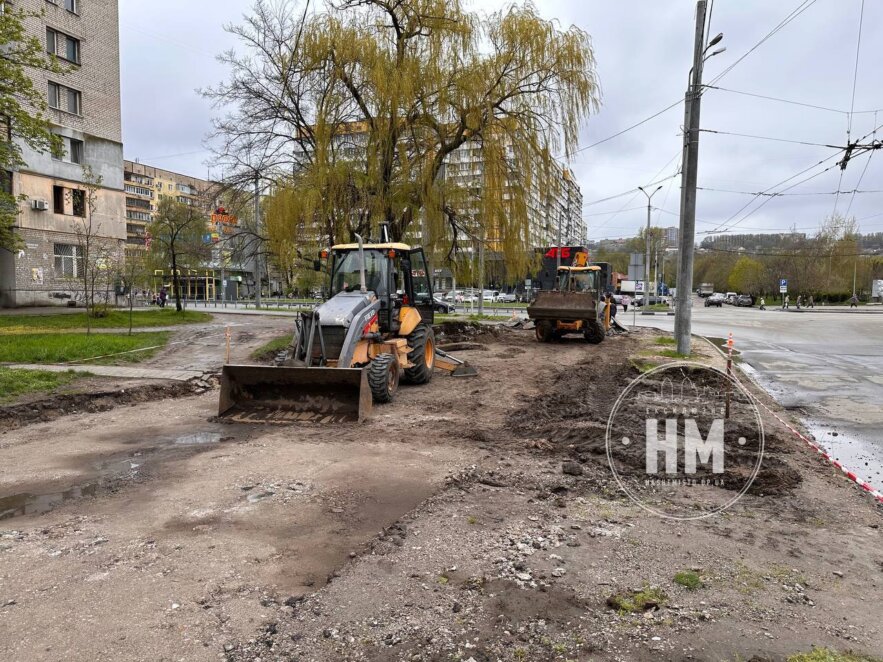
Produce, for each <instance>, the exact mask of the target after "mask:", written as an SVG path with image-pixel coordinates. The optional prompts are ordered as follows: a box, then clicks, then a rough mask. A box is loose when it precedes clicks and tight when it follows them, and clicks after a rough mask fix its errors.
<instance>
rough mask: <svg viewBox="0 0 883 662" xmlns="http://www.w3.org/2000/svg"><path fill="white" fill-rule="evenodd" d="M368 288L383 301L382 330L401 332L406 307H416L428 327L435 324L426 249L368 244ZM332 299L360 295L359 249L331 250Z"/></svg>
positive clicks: (342, 247)
mask: <svg viewBox="0 0 883 662" xmlns="http://www.w3.org/2000/svg"><path fill="white" fill-rule="evenodd" d="M363 250H364V254H365V288H366V289H367V290H368V291H369V292H373V293H374V295H375V296H376V297H377V299H378V300H379V301H380V313H379V318H380V329H381V331H383V332H392V333H395V332H397V331H398V330H399V314H400V312H401V309H402V307H403V306H410V307H413V308H416V309H417V311H418V312H419V313H420V317H421V318H422V320H423V321H424V322H426V323H427V324H432V323H433V322H434V310H435V309H434V306H433V294H432V281H431V279H430V277H429V269H428V267H427V263H426V256H425V254H424V253H423V249H422V248H411V247H410V246H408V245H407V244H401V243H383V244H364V245H363ZM331 255H332V263H331V296H334V295H335V294H338V293H340V292H358V291H359V288H360V286H361V285H360V275H359V247H358V245H357V244H341V245H337V246H334V247H332V249H331Z"/></svg>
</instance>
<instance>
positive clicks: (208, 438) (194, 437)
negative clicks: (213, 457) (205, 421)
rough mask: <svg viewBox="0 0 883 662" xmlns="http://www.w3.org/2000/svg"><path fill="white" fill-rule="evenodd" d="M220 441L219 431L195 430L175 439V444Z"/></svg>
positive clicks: (198, 443) (183, 444) (215, 442)
mask: <svg viewBox="0 0 883 662" xmlns="http://www.w3.org/2000/svg"><path fill="white" fill-rule="evenodd" d="M220 442H221V434H220V433H219V432H197V433H196V434H187V435H184V436H183V437H178V438H177V439H175V442H174V443H175V445H176V446H200V445H202V444H218V443H220Z"/></svg>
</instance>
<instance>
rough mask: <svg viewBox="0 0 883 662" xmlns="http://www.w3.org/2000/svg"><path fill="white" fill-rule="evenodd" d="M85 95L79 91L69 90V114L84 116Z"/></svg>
mask: <svg viewBox="0 0 883 662" xmlns="http://www.w3.org/2000/svg"><path fill="white" fill-rule="evenodd" d="M82 106H83V95H82V94H80V92H79V91H78V90H72V89H71V88H67V112H69V113H73V114H74V115H82V114H83V108H82Z"/></svg>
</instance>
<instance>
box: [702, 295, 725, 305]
mask: <svg viewBox="0 0 883 662" xmlns="http://www.w3.org/2000/svg"><path fill="white" fill-rule="evenodd" d="M725 298H726V297H724V295H723V294H721V293H720V292H715V293H714V294H712V295H711V296H709V297H706V299H705V307H706V308H708V307H709V306H717V307H718V308H720V307H721V306H722V305H724V299H725Z"/></svg>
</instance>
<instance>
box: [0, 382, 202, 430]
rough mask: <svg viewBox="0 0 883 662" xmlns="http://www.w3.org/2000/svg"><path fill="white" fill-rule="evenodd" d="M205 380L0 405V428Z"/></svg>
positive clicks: (172, 392)
mask: <svg viewBox="0 0 883 662" xmlns="http://www.w3.org/2000/svg"><path fill="white" fill-rule="evenodd" d="M207 386H208V383H207V382H202V381H190V382H170V383H166V382H163V383H150V384H144V385H139V386H134V387H131V388H125V389H120V390H116V391H99V392H91V393H68V394H59V395H54V396H51V397H48V398H44V399H42V400H37V401H32V402H26V403H23V404H17V405H9V406H6V407H0V430H12V429H15V428H20V427H24V426H26V425H30V424H32V423H46V422H48V421H54V420H55V419H57V418H61V417H62V416H65V415H67V414H79V413H83V412H90V413H91V412H99V411H108V410H110V409H113V408H114V407H119V406H121V405H134V404H139V403H144V402H152V401H154V400H165V399H168V398H179V397H182V396H186V395H194V394H197V393H203V392H205V390H206V388H207Z"/></svg>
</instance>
